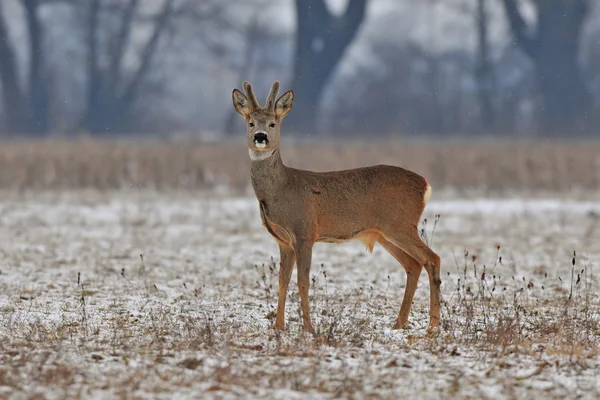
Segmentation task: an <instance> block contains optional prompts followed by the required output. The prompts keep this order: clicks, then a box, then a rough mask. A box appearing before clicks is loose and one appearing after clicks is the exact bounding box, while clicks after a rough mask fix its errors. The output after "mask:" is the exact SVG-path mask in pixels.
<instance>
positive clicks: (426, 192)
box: [423, 183, 431, 204]
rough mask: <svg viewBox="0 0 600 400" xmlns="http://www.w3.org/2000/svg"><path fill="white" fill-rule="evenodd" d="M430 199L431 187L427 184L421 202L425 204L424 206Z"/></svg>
mask: <svg viewBox="0 0 600 400" xmlns="http://www.w3.org/2000/svg"><path fill="white" fill-rule="evenodd" d="M430 197H431V185H429V183H428V184H427V188H426V189H425V195H424V196H423V201H424V202H425V204H427V202H428V201H429V198H430Z"/></svg>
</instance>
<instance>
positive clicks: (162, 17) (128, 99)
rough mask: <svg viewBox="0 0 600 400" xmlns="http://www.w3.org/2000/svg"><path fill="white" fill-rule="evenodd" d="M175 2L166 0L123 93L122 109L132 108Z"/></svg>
mask: <svg viewBox="0 0 600 400" xmlns="http://www.w3.org/2000/svg"><path fill="white" fill-rule="evenodd" d="M173 1H174V0H165V2H164V5H163V8H162V11H161V12H160V13H159V14H158V15H157V17H156V22H155V24H154V30H153V32H152V34H151V36H150V38H149V39H148V41H147V42H146V45H145V46H144V49H143V51H142V56H141V61H140V66H139V67H138V70H137V71H136V73H135V74H134V76H133V78H132V79H131V82H130V83H129V85H128V86H127V88H126V89H125V91H124V92H123V96H122V98H121V105H122V108H127V107H129V106H130V104H131V103H132V101H133V99H134V98H135V96H136V94H137V92H138V90H139V87H140V85H141V83H142V81H143V80H144V78H145V77H146V75H147V73H148V70H149V69H150V64H151V62H152V58H153V56H154V53H155V51H156V47H157V45H158V42H159V40H160V37H161V35H162V33H163V32H164V30H165V28H166V27H167V22H168V21H169V17H170V16H171V13H172V11H173Z"/></svg>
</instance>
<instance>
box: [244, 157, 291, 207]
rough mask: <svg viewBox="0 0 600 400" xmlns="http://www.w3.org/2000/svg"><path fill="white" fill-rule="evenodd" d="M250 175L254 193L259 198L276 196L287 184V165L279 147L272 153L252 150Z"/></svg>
mask: <svg viewBox="0 0 600 400" xmlns="http://www.w3.org/2000/svg"><path fill="white" fill-rule="evenodd" d="M250 160H251V165H250V177H251V179H252V187H253V188H254V193H255V194H256V197H257V198H258V199H259V200H265V199H270V198H274V197H275V196H276V195H277V193H280V190H279V188H280V187H281V186H283V185H284V184H285V179H286V170H287V168H286V166H285V165H283V162H282V161H281V154H280V153H279V149H274V150H273V151H272V153H268V152H260V153H259V152H255V151H254V150H250Z"/></svg>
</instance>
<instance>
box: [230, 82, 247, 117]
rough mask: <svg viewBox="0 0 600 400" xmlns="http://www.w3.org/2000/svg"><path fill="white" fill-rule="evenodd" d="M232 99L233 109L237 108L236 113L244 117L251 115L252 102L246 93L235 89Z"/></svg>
mask: <svg viewBox="0 0 600 400" xmlns="http://www.w3.org/2000/svg"><path fill="white" fill-rule="evenodd" d="M231 98H232V100H233V108H235V111H237V112H238V113H239V114H240V115H242V116H244V117H247V116H248V115H250V102H249V101H248V98H247V97H246V95H245V94H244V93H242V92H240V91H239V90H237V89H233V93H232V94H231Z"/></svg>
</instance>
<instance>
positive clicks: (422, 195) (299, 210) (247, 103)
mask: <svg viewBox="0 0 600 400" xmlns="http://www.w3.org/2000/svg"><path fill="white" fill-rule="evenodd" d="M243 85H244V89H245V91H246V95H244V94H243V93H242V92H240V91H239V90H237V89H234V90H233V93H232V97H233V106H234V107H235V110H236V111H237V112H238V113H240V114H241V115H242V116H243V117H244V120H245V122H246V125H247V142H248V148H249V153H250V159H251V161H252V162H251V168H250V173H251V179H252V187H253V188H254V192H255V194H256V198H257V199H258V203H259V208H260V216H261V219H262V223H263V225H264V226H265V228H266V229H267V231H268V232H269V233H270V234H271V235H272V236H273V237H274V238H275V240H276V241H277V243H278V244H279V251H280V255H281V262H280V268H279V294H278V302H277V317H276V320H275V326H274V328H275V329H283V328H284V325H285V316H284V313H285V300H286V296H287V290H288V285H289V282H290V277H291V275H292V270H293V267H294V264H295V263H296V264H297V265H298V270H297V271H298V288H299V292H300V303H301V307H302V319H303V327H304V329H305V330H306V331H309V332H314V330H313V326H312V323H311V319H310V313H309V303H308V289H309V284H310V276H309V275H310V264H311V258H312V247H313V244H314V243H315V242H330V243H340V242H344V241H347V240H351V239H359V240H361V241H363V242H364V243H365V244H366V245H367V248H368V249H369V251H371V252H372V251H373V246H374V245H375V242H377V243H379V244H381V246H383V248H384V249H385V250H387V251H388V252H389V253H390V254H391V255H392V256H393V257H394V258H395V259H396V260H398V262H400V264H402V266H403V267H404V269H405V270H406V275H407V279H406V288H405V291H404V299H403V300H402V305H401V306H400V313H399V315H398V319H397V321H396V323H395V325H394V326H393V328H394V329H400V328H405V327H406V326H407V325H408V316H409V314H410V308H411V304H412V301H413V296H414V294H415V290H416V288H417V282H418V279H419V275H420V274H421V270H422V269H423V267H425V270H426V271H427V273H428V275H429V286H430V308H429V327H430V328H432V327H436V326H438V325H439V324H440V284H441V279H440V258H439V257H438V255H437V254H435V253H434V252H433V251H432V250H431V249H430V248H429V247H428V246H427V245H426V244H425V243H423V241H422V240H421V238H420V237H419V232H418V227H417V226H418V223H419V219H420V217H421V214H422V212H423V209H424V208H425V204H426V203H427V200H429V197H430V195H431V187H430V186H429V184H428V183H427V181H426V180H425V179H424V178H423V177H421V176H419V175H417V174H415V173H414V172H411V171H408V170H405V169H402V168H399V167H392V166H387V165H378V166H373V167H365V168H357V169H350V170H344V171H333V172H321V173H318V172H312V171H303V170H299V169H294V168H289V167H286V166H285V165H284V164H283V162H282V161H281V155H280V151H279V135H280V126H281V120H282V119H283V118H284V117H285V116H286V114H287V113H289V112H290V110H291V109H292V103H293V101H294V92H293V91H291V90H289V91H287V92H285V93H284V94H283V95H282V96H281V97H279V98H278V99H277V93H278V92H279V82H274V83H273V86H272V87H271V92H270V93H269V96H268V97H267V101H266V104H265V107H264V108H262V107H261V106H260V105H259V103H258V101H257V99H256V96H255V95H254V92H253V90H252V86H250V84H249V83H248V82H244V84H243Z"/></svg>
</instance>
